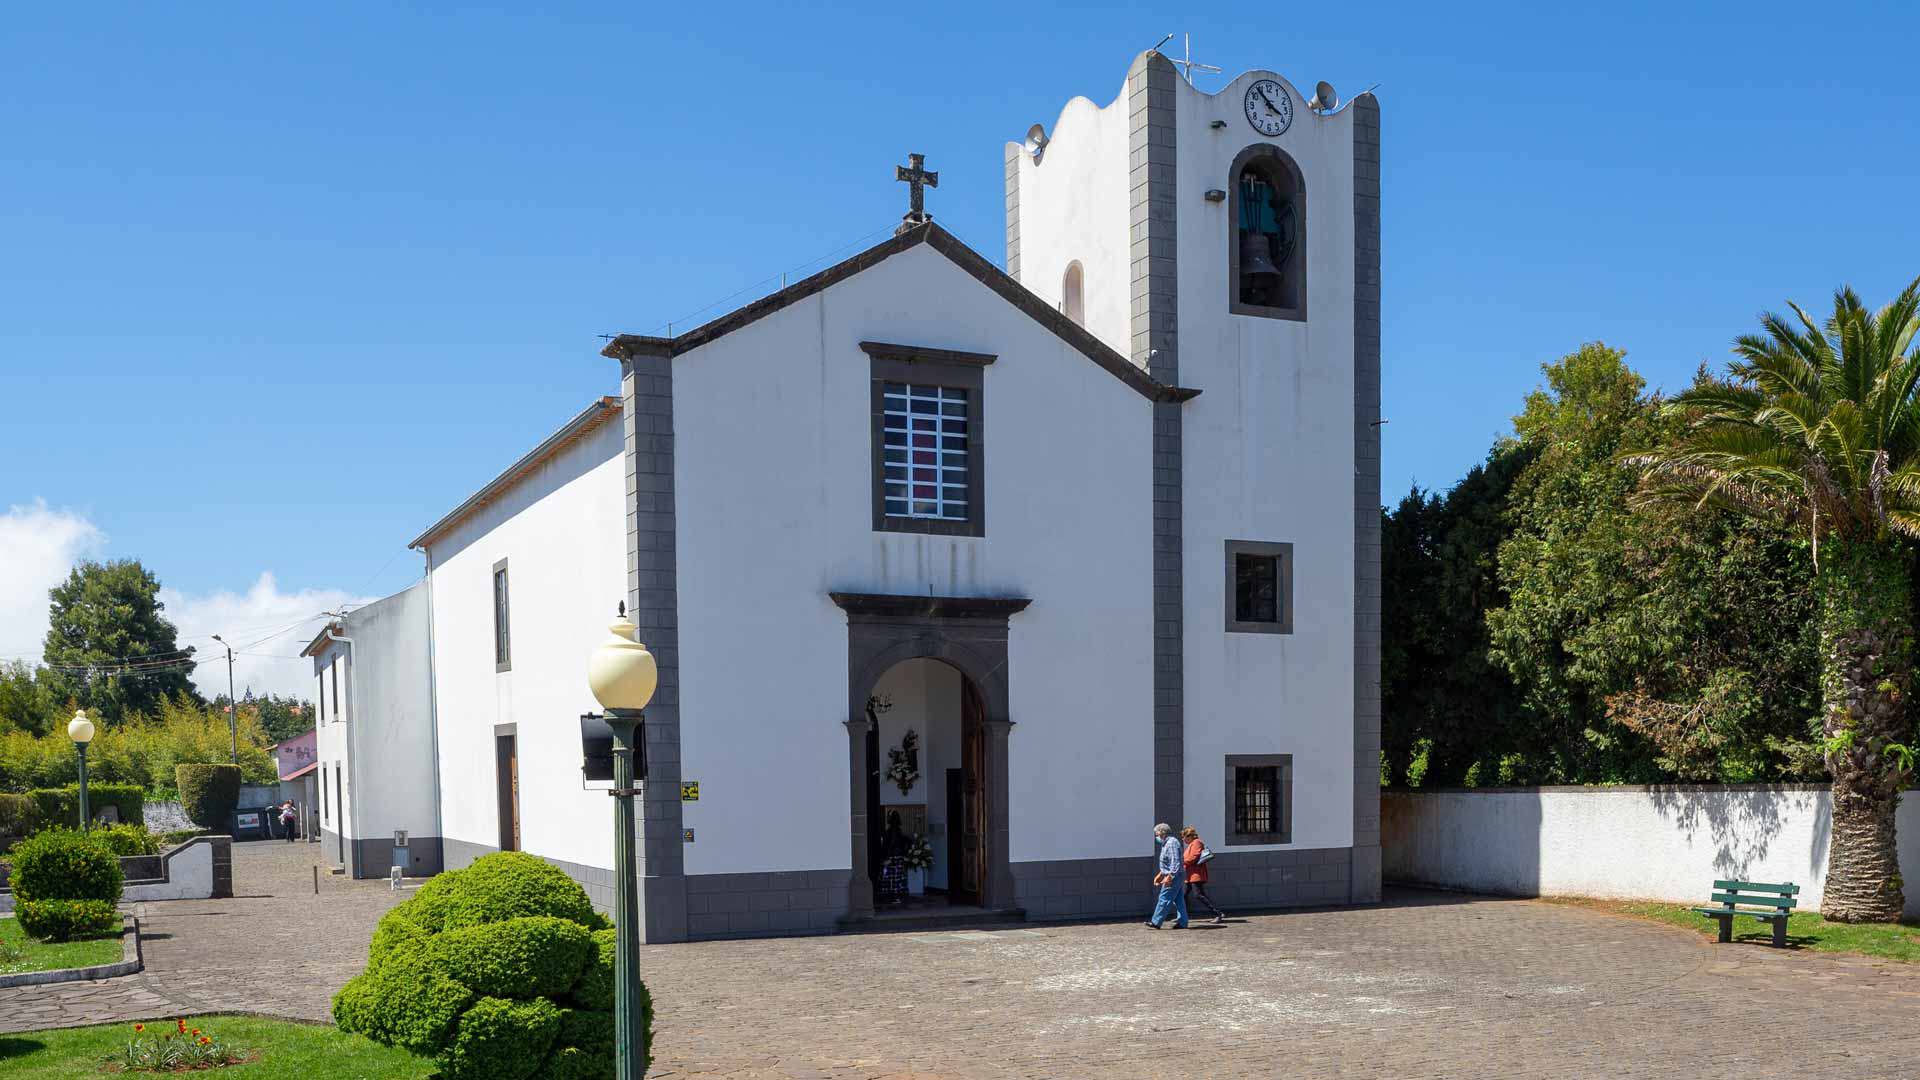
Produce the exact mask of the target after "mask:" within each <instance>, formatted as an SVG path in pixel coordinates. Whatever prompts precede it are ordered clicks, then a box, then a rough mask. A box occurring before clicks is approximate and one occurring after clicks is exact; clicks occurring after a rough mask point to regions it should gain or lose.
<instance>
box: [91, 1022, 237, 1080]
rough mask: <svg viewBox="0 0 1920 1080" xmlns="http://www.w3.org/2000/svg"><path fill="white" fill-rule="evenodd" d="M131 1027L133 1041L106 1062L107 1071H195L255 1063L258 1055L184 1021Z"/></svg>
mask: <svg viewBox="0 0 1920 1080" xmlns="http://www.w3.org/2000/svg"><path fill="white" fill-rule="evenodd" d="M157 1027H158V1029H159V1030H156V1031H150V1030H148V1026H147V1025H146V1024H135V1025H133V1038H131V1039H128V1040H127V1045H125V1046H124V1047H121V1048H120V1049H119V1050H118V1051H117V1052H115V1053H114V1054H112V1055H110V1056H109V1057H108V1058H107V1060H106V1068H107V1071H109V1072H151V1073H163V1072H198V1071H200V1070H202V1069H218V1068H221V1067H223V1066H226V1065H245V1064H246V1063H247V1062H250V1061H257V1060H258V1059H259V1057H260V1053H259V1051H257V1050H250V1049H248V1048H246V1047H244V1046H237V1045H235V1044H233V1043H230V1042H225V1041H223V1040H222V1039H221V1038H220V1037H219V1036H218V1035H215V1034H214V1033H213V1032H211V1031H203V1030H201V1029H200V1028H197V1027H188V1026H187V1022H186V1021H185V1020H175V1021H174V1022H173V1023H172V1024H170V1025H168V1024H161V1025H157Z"/></svg>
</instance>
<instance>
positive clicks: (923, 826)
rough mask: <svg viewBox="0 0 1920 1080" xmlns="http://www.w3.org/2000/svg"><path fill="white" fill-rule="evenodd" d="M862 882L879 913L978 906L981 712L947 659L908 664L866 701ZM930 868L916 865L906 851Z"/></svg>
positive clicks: (982, 843) (969, 685)
mask: <svg viewBox="0 0 1920 1080" xmlns="http://www.w3.org/2000/svg"><path fill="white" fill-rule="evenodd" d="M866 713H867V720H868V727H867V730H866V733H865V736H866V743H867V751H866V755H865V758H866V762H867V770H866V805H865V817H866V819H867V820H868V821H870V822H873V823H874V827H873V828H871V829H869V830H868V836H867V862H866V868H867V876H868V879H869V880H871V881H872V882H873V884H874V900H875V904H876V906H878V907H879V908H882V909H885V908H889V907H892V908H913V909H916V910H918V909H923V908H932V907H938V906H941V905H951V904H961V905H975V906H978V905H980V904H981V903H982V901H983V900H984V899H985V894H986V881H987V876H988V870H987V855H988V852H989V850H990V845H989V843H988V838H987V833H988V825H987V806H988V801H989V800H988V790H989V788H990V786H991V779H990V778H989V777H988V776H987V775H986V758H987V754H986V749H987V741H986V728H987V725H986V722H985V720H986V713H985V705H984V703H983V701H982V698H981V695H980V690H979V688H978V687H977V686H975V685H974V682H973V680H971V679H969V678H967V676H966V673H965V672H963V671H962V670H961V669H960V668H958V667H956V666H954V665H952V664H950V663H948V662H947V661H945V660H937V659H933V658H929V657H914V658H911V659H906V660H901V661H900V662H898V663H896V664H894V665H893V666H892V667H890V668H888V669H887V670H886V671H883V672H881V673H880V676H879V678H878V679H877V680H876V681H875V683H874V686H873V689H872V692H871V693H869V694H868V696H867V702H866ZM916 848H917V849H919V850H918V854H920V855H922V856H924V858H925V859H926V860H927V861H928V865H925V866H924V867H920V868H910V867H909V864H910V863H912V862H914V861H918V860H914V859H912V858H911V854H912V853H913V851H914V849H916Z"/></svg>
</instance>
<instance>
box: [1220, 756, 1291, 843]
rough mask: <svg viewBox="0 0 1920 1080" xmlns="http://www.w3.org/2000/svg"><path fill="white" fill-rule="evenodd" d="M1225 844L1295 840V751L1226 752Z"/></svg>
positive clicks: (1289, 841)
mask: <svg viewBox="0 0 1920 1080" xmlns="http://www.w3.org/2000/svg"><path fill="white" fill-rule="evenodd" d="M1226 764H1227V777H1226V779H1227V783H1226V789H1227V790H1226V794H1227V805H1226V812H1227V816H1226V824H1227V827H1226V829H1225V832H1226V834H1227V835H1226V838H1225V840H1224V841H1223V844H1224V845H1233V844H1289V843H1292V842H1293V755H1292V754H1229V755H1227V762H1226Z"/></svg>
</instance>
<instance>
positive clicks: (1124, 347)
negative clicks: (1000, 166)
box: [1015, 95, 1133, 356]
mask: <svg viewBox="0 0 1920 1080" xmlns="http://www.w3.org/2000/svg"><path fill="white" fill-rule="evenodd" d="M1128 119H1129V114H1128V110H1127V108H1126V101H1125V95H1122V97H1121V99H1120V100H1119V101H1116V102H1114V103H1113V104H1111V105H1107V106H1105V107H1102V106H1099V105H1095V104H1094V103H1093V102H1091V101H1088V100H1087V99H1086V98H1083V97H1077V98H1074V99H1073V100H1072V101H1069V102H1067V105H1066V108H1064V109H1062V110H1061V111H1060V118H1059V119H1058V120H1057V121H1056V122H1055V123H1054V125H1053V127H1052V128H1051V129H1050V130H1049V131H1048V132H1047V134H1048V136H1049V139H1050V141H1049V142H1048V143H1047V146H1046V149H1045V151H1044V152H1043V153H1042V154H1041V155H1040V160H1039V162H1038V163H1035V161H1034V160H1033V158H1032V156H1031V155H1029V154H1027V153H1025V152H1024V151H1021V152H1019V154H1018V157H1017V160H1016V161H1015V166H1016V169H1017V176H1016V182H1017V184H1018V185H1019V188H1018V194H1019V208H1020V210H1019V243H1020V263H1019V272H1018V274H1017V275H1016V276H1017V277H1018V278H1019V279H1020V283H1021V284H1023V285H1025V286H1026V287H1027V288H1029V289H1031V290H1033V292H1034V293H1036V294H1037V295H1039V296H1040V297H1041V298H1043V299H1045V300H1046V301H1047V302H1048V303H1051V304H1053V305H1054V306H1055V307H1056V308H1057V307H1059V306H1060V301H1061V294H1060V293H1061V281H1062V279H1063V278H1064V276H1065V274H1066V271H1067V264H1069V263H1071V262H1073V261H1075V260H1078V261H1079V263H1080V265H1081V269H1082V270H1083V271H1084V273H1085V278H1084V288H1083V294H1082V295H1083V296H1084V297H1085V302H1086V323H1085V326H1086V328H1087V329H1088V330H1091V331H1093V333H1094V335H1095V336H1097V337H1098V338H1099V339H1100V340H1101V341H1103V342H1105V343H1107V345H1109V346H1111V347H1112V348H1113V349H1114V350H1115V351H1117V352H1119V353H1120V354H1121V355H1122V356H1125V355H1128V352H1129V342H1130V341H1131V339H1132V336H1133V329H1132V326H1131V324H1130V321H1129V320H1130V319H1131V312H1132V307H1131V301H1132V294H1133V257H1132V254H1131V250H1130V239H1129V236H1128V229H1127V214H1128V178H1129V175H1130V173H1129V171H1128V168H1127V154H1128V139H1127V125H1128Z"/></svg>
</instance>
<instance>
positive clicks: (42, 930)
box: [13, 900, 119, 941]
mask: <svg viewBox="0 0 1920 1080" xmlns="http://www.w3.org/2000/svg"><path fill="white" fill-rule="evenodd" d="M13 914H14V917H15V918H17V919H19V920H20V929H22V930H24V931H26V933H27V935H28V936H29V937H36V938H40V939H41V940H43V941H78V940H80V939H82V938H90V937H98V936H100V935H101V934H106V933H111V932H112V930H113V927H114V924H115V922H117V921H118V919H119V916H118V915H117V914H116V913H115V911H114V908H113V905H112V904H110V903H108V902H107V901H105V900H21V901H20V902H19V903H18V904H16V905H15V909H14V913H13Z"/></svg>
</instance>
